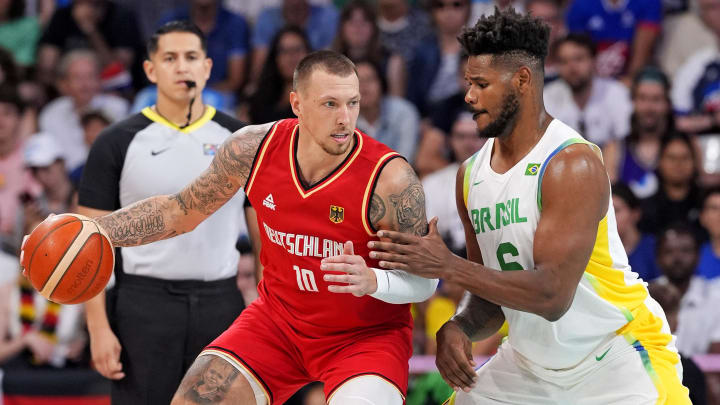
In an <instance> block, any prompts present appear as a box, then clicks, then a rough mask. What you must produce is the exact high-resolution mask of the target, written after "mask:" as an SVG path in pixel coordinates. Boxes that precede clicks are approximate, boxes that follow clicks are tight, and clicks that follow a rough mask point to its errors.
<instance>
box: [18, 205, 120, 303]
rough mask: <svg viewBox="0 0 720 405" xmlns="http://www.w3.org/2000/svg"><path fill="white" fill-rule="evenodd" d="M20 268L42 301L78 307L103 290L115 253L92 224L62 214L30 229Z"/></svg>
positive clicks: (76, 216)
mask: <svg viewBox="0 0 720 405" xmlns="http://www.w3.org/2000/svg"><path fill="white" fill-rule="evenodd" d="M21 264H22V266H23V268H25V271H26V274H27V278H28V279H29V280H30V283H31V284H32V285H33V287H35V289H36V290H38V291H39V292H40V294H41V295H42V296H43V297H45V298H47V299H49V300H51V301H54V302H57V303H58V304H78V303H81V302H85V301H87V300H89V299H90V298H92V297H94V296H96V295H97V294H98V293H99V292H100V291H102V290H103V288H105V285H106V284H107V282H108V280H110V276H111V275H112V271H113V267H114V265H115V252H114V251H113V246H112V243H110V238H109V237H108V236H107V235H106V234H105V232H104V231H103V230H102V229H101V228H100V227H99V226H98V225H97V223H96V222H95V221H93V220H92V219H90V218H87V217H84V216H82V215H76V214H62V215H55V216H52V217H49V218H47V219H46V220H45V221H43V222H42V223H41V224H40V225H38V226H37V227H36V228H35V229H33V231H32V233H31V234H30V235H29V236H28V238H27V240H26V241H25V243H24V244H23V249H22V262H21Z"/></svg>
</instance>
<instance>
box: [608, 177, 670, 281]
mask: <svg viewBox="0 0 720 405" xmlns="http://www.w3.org/2000/svg"><path fill="white" fill-rule="evenodd" d="M612 199H613V207H615V220H616V221H617V230H618V234H619V235H620V240H622V243H623V246H625V252H626V253H627V256H628V262H629V264H630V267H631V268H632V271H634V272H635V273H637V274H639V275H640V278H642V279H643V280H645V281H651V280H653V279H656V278H658V277H660V276H661V275H662V273H661V272H660V269H659V268H658V267H657V263H656V261H655V236H654V235H652V234H648V233H642V232H640V230H639V229H638V227H637V224H638V222H639V221H640V217H641V215H642V212H641V210H640V200H638V198H637V197H636V196H635V194H634V193H633V192H632V190H631V189H630V187H628V186H627V185H626V184H624V183H616V184H613V186H612Z"/></svg>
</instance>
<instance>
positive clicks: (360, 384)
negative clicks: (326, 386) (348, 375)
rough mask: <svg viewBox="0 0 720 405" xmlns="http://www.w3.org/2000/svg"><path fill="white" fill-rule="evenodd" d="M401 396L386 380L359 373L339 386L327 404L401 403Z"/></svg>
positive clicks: (379, 404) (370, 404) (396, 404)
mask: <svg viewBox="0 0 720 405" xmlns="http://www.w3.org/2000/svg"><path fill="white" fill-rule="evenodd" d="M402 403H403V396H402V394H401V393H400V391H399V390H398V389H397V388H396V387H395V386H394V385H393V384H391V383H390V382H388V381H387V380H385V379H383V378H381V377H379V376H376V375H361V376H359V377H355V378H353V379H351V380H349V381H347V382H346V383H345V384H343V385H342V386H340V388H338V389H337V390H336V391H335V393H334V394H333V395H332V398H330V402H329V405H401V404H402Z"/></svg>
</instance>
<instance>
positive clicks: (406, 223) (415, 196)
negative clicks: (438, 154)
mask: <svg viewBox="0 0 720 405" xmlns="http://www.w3.org/2000/svg"><path fill="white" fill-rule="evenodd" d="M404 175H405V178H406V179H407V186H406V187H405V189H404V190H402V191H401V192H400V193H399V194H390V195H389V196H388V201H389V202H390V210H391V211H393V213H394V219H395V221H396V224H397V230H398V231H400V232H406V233H412V234H415V235H420V236H424V235H426V234H427V232H428V229H427V217H426V214H425V192H424V191H423V188H422V185H421V184H420V180H418V178H417V176H416V175H415V172H414V171H413V169H412V168H411V167H409V166H408V167H407V169H406V171H405V174H404Z"/></svg>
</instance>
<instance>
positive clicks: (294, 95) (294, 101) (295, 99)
mask: <svg viewBox="0 0 720 405" xmlns="http://www.w3.org/2000/svg"><path fill="white" fill-rule="evenodd" d="M290 107H292V110H293V113H294V114H295V115H296V116H297V117H298V118H299V117H300V115H301V112H300V94H298V91H297V89H295V90H293V91H291V92H290Z"/></svg>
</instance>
